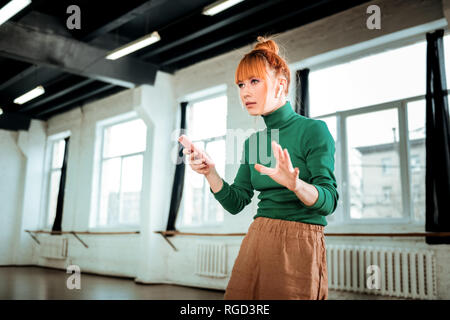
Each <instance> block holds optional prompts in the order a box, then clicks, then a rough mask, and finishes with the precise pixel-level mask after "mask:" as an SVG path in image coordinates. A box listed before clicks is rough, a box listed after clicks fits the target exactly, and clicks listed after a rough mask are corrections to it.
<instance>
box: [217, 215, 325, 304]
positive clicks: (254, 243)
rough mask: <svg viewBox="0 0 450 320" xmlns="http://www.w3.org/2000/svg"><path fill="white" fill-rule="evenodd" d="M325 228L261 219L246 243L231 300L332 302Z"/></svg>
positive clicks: (230, 287) (234, 272) (232, 281)
mask: <svg viewBox="0 0 450 320" xmlns="http://www.w3.org/2000/svg"><path fill="white" fill-rule="evenodd" d="M327 298H328V278H327V263H326V250H325V239H324V226H321V225H314V224H306V223H302V222H295V221H286V220H280V219H271V218H265V217H258V218H256V219H255V220H253V222H252V224H251V225H250V227H249V230H248V232H247V235H246V236H245V237H244V239H243V241H242V244H241V248H240V250H239V254H238V256H237V258H236V261H235V263H234V267H233V270H232V272H231V278H230V281H229V282H228V286H227V289H226V292H225V297H224V299H225V300H291V299H307V300H326V299H327Z"/></svg>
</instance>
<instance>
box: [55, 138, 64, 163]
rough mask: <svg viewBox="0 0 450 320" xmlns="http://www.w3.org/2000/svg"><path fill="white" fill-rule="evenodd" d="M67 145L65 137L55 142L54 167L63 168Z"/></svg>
mask: <svg viewBox="0 0 450 320" xmlns="http://www.w3.org/2000/svg"><path fill="white" fill-rule="evenodd" d="M65 147H66V141H65V140H64V139H62V140H57V141H54V142H53V157H52V168H53V169H60V168H62V165H63V161H64V149H65Z"/></svg>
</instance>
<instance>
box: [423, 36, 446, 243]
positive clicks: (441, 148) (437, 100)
mask: <svg viewBox="0 0 450 320" xmlns="http://www.w3.org/2000/svg"><path fill="white" fill-rule="evenodd" d="M443 35H444V30H436V31H434V32H433V33H427V35H426V39H427V92H426V142H425V143H426V146H425V148H426V179H425V180H426V223H425V229H426V231H431V232H434V231H436V232H439V231H441V232H442V231H450V201H449V196H450V129H449V112H448V101H447V93H446V90H447V83H446V77H445V64H444V48H443V41H442V37H443ZM426 242H427V243H429V244H438V243H450V238H449V237H427V239H426Z"/></svg>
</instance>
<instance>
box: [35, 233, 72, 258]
mask: <svg viewBox="0 0 450 320" xmlns="http://www.w3.org/2000/svg"><path fill="white" fill-rule="evenodd" d="M67 247H68V245H67V238H64V237H62V236H48V237H42V239H41V246H40V251H39V255H40V256H41V257H43V258H51V259H66V258H67V249H68V248H67Z"/></svg>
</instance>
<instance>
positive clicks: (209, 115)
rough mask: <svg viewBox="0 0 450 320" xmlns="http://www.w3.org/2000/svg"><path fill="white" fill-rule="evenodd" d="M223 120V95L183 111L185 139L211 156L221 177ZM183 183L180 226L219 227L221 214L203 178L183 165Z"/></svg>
mask: <svg viewBox="0 0 450 320" xmlns="http://www.w3.org/2000/svg"><path fill="white" fill-rule="evenodd" d="M226 119H227V97H226V95H219V96H214V97H209V98H206V99H203V100H198V101H196V102H193V103H191V104H190V105H189V106H188V108H187V135H188V136H189V137H190V138H191V140H192V142H193V143H194V144H195V145H196V146H198V147H200V148H201V149H203V150H205V151H206V153H207V154H209V155H210V156H211V158H212V159H213V161H214V163H215V165H216V170H217V172H218V173H219V175H220V176H221V177H224V176H225V138H226ZM184 183H185V184H184V191H183V201H182V211H181V212H182V214H181V216H182V219H181V225H182V226H200V225H201V226H208V225H211V226H212V225H218V224H220V223H221V222H222V221H223V217H224V210H223V208H222V206H221V205H220V204H219V202H218V201H217V200H216V199H214V196H213V195H212V194H211V192H210V191H209V184H208V182H207V181H206V179H205V177H204V176H203V175H200V174H198V173H196V172H194V171H193V170H192V169H191V168H190V167H189V165H187V168H186V171H185V180H184Z"/></svg>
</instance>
